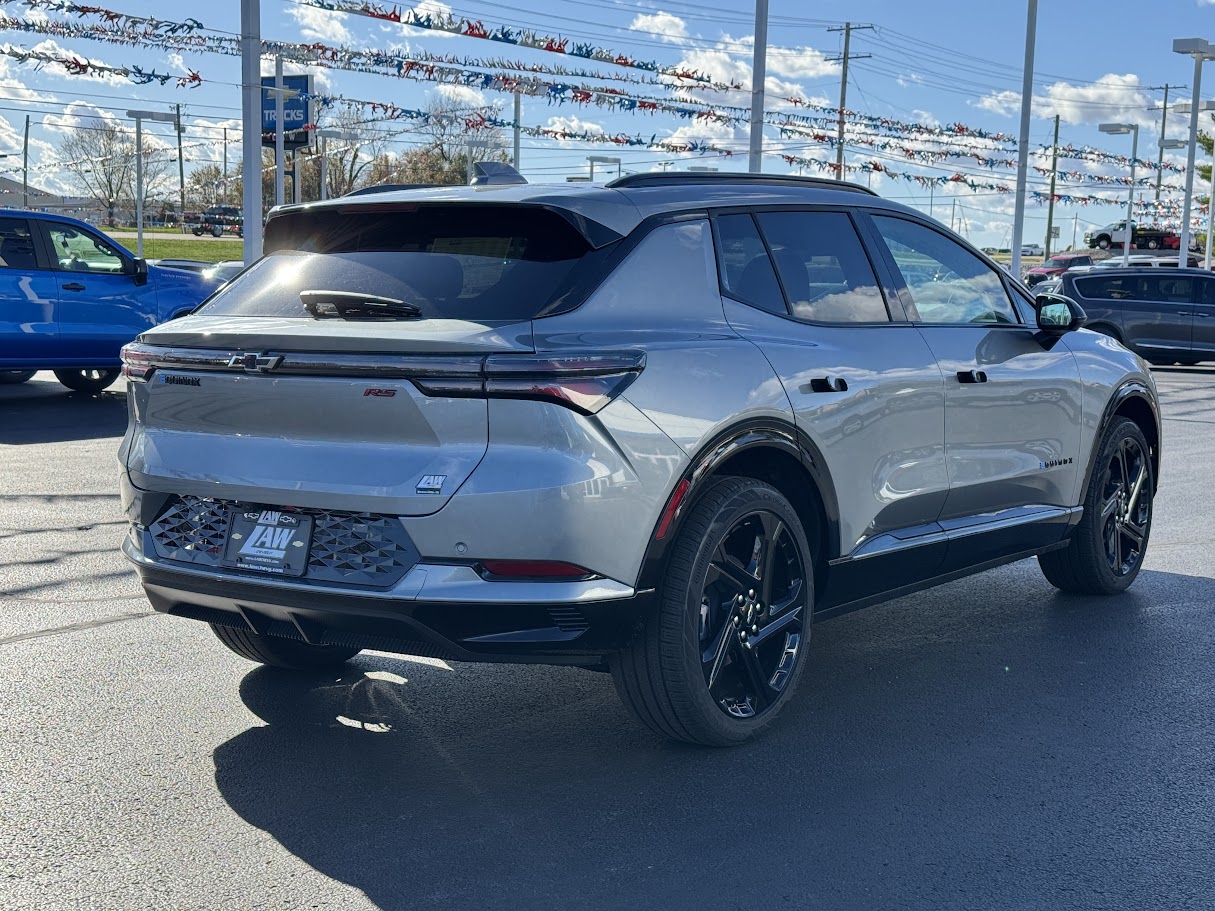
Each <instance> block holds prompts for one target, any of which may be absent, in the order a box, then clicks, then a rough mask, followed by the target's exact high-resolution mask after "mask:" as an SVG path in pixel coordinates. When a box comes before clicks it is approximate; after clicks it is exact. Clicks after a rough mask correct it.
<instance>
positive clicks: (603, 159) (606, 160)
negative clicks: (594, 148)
mask: <svg viewBox="0 0 1215 911" xmlns="http://www.w3.org/2000/svg"><path fill="white" fill-rule="evenodd" d="M586 160H587V161H589V162H590V163H591V181H592V182H594V180H595V165H597V164H614V165H615V166H616V176H617V177H619V176H620V159H619V158H612V157H611V156H610V155H588V156H586Z"/></svg>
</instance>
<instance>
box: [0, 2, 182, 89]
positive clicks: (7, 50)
mask: <svg viewBox="0 0 1215 911" xmlns="http://www.w3.org/2000/svg"><path fill="white" fill-rule="evenodd" d="M2 27H3V19H0V28H2ZM0 54H3V55H4V56H6V57H11V58H12V59H14V60H16V61H17V62H18V63H29V62H31V61H33V62H34V63H35V64H37V65H38V66H40V67H41V66H44V65H45V64H48V63H54V64H58V65H60V66H62V67H63V68H64V70H66V71H67V73H68V75H71V76H84V75H88V74H101V75H104V74H109V75H113V76H121V77H123V78H125V79H129V80H131V82H133V83H135V84H136V85H148V84H149V83H152V82H157V83H160V84H161V85H166V84H168V83H169V82H174V83H176V85H177V87H178V88H179V89H180V88H196V87H197V86H199V85H202V82H203V79H202V77H201V76H199V74H198V73H197V72H195V71H194V70H190V71H189V72H188V73H187V74H186V75H185V76H174V75H173V74H172V73H158V72H156V71H155V70H145V69H143V68H142V67H138V66H108V65H106V64H104V63H95V62H93V61H91V60H89V59H88V58H87V57H78V56H76V55H75V54H52V53H50V52H49V51H38V50H27V49H26V48H22V47H17V46H16V45H12V44H0Z"/></svg>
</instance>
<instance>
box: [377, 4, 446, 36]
mask: <svg viewBox="0 0 1215 911" xmlns="http://www.w3.org/2000/svg"><path fill="white" fill-rule="evenodd" d="M411 12H414V13H417V14H419V15H422V16H425V15H427V14H428V13H429V14H430V15H431V16H434V17H437V18H443V19H448V18H451V17H452V16H453V13H452V11H451V7H450V6H448V5H447V4H446V3H444V2H443V0H422V2H421V3H419V4H418V5H417V6H415V7H413V8H412V10H411ZM387 30H389V31H393V32H395V31H397V30H398V27H397V26H388V27H387ZM399 30H400V31H402V32H404V33H405V34H406V35H415V36H418V37H423V36H424V37H426V38H455V37H457V36H456V35H455V34H453V33H452V32H444V31H439V30H437V29H428V28H411V27H410V26H408V25H402V26H400V27H399Z"/></svg>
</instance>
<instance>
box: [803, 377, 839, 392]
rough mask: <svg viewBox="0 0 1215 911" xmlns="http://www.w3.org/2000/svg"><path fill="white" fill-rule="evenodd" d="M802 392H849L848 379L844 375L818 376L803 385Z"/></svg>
mask: <svg viewBox="0 0 1215 911" xmlns="http://www.w3.org/2000/svg"><path fill="white" fill-rule="evenodd" d="M801 391H802V392H847V391H848V381H847V380H846V379H844V378H843V377H842V376H816V377H815V378H814V379H812V380H811V381H810V383H809V384H808V385H806V386H802V388H801Z"/></svg>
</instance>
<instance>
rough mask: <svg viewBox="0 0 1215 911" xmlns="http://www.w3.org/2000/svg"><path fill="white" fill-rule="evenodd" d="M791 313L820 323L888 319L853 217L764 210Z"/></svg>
mask: <svg viewBox="0 0 1215 911" xmlns="http://www.w3.org/2000/svg"><path fill="white" fill-rule="evenodd" d="M756 218H757V220H758V222H759V227H760V230H762V231H763V235H764V239H765V240H766V241H767V242H768V246H769V247H770V248H771V250H772V258H773V259H774V260H775V261H776V271H777V274H778V275H779V276H780V281H781V285H782V286H783V288H784V290H785V298H786V299H787V300H788V302H789V310H790V312H791V313H792V314H793V315H794V316H795V317H797V318H798V319H804V320H812V321H814V322H819V323H877V322H881V323H885V322H889V321H890V315H889V314H888V313H887V312H886V303H885V301H884V299H883V298H882V292H881V290H880V289H879V288H878V283H877V277H876V276H875V275H874V273H873V267H872V266H871V265H870V264H869V258H868V257H867V256H866V255H865V248H864V247H863V246H861V239H860V237H859V236H858V235H857V233H856V228H854V227H853V226H852V219H851V218H849V217H848V216H847V215H846V214H845V213H843V212H761V213H760V214H758V215H757V216H756Z"/></svg>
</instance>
